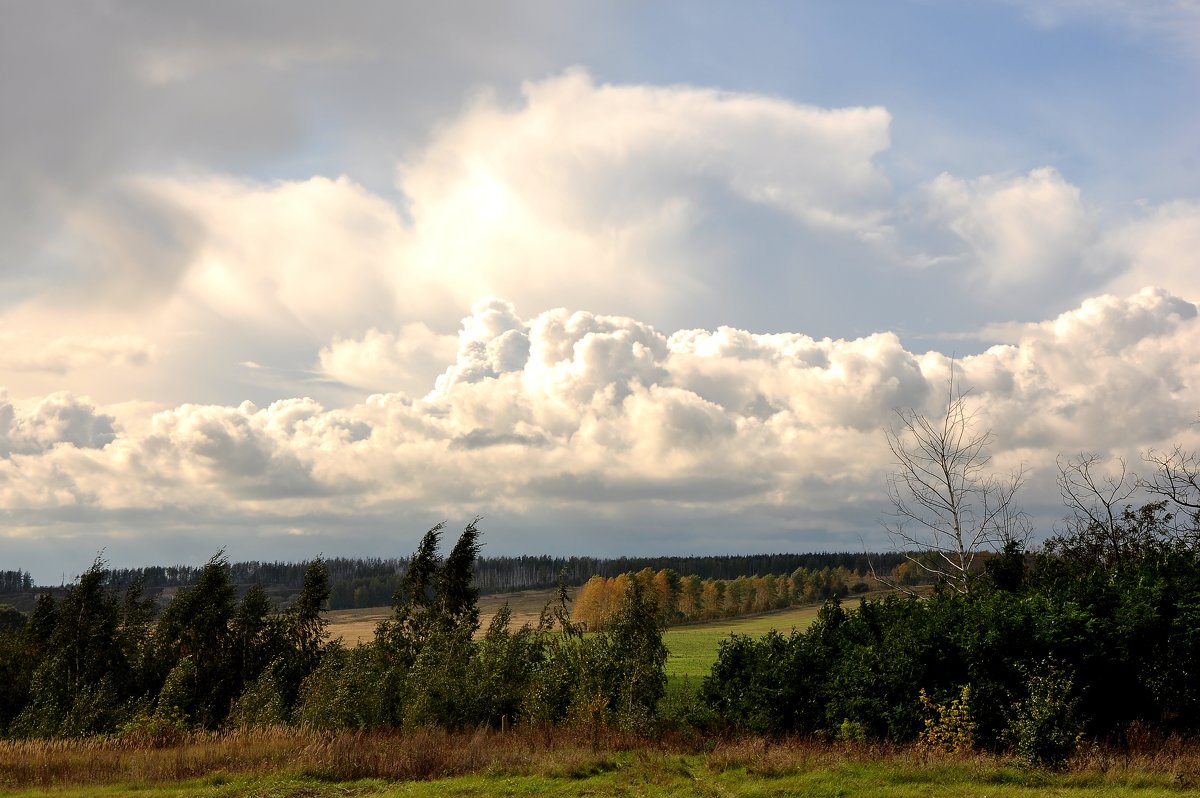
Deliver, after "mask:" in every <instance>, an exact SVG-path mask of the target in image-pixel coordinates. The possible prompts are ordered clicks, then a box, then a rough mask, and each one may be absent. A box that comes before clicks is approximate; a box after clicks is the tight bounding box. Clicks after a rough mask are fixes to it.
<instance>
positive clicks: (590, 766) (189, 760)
mask: <svg viewBox="0 0 1200 798" xmlns="http://www.w3.org/2000/svg"><path fill="white" fill-rule="evenodd" d="M1135 742H1136V741H1135ZM631 757H632V759H631ZM641 760H644V761H645V763H646V766H647V767H650V766H651V765H652V766H653V767H660V766H661V767H670V766H672V763H674V766H676V767H681V766H687V767H700V768H704V769H706V770H707V771H708V772H710V773H714V774H716V773H724V772H728V771H734V772H736V771H742V772H745V773H746V774H748V775H751V776H755V777H763V778H778V777H786V776H792V775H796V774H802V773H805V772H810V771H814V770H824V771H830V770H837V769H839V768H855V767H862V766H865V763H870V766H871V767H876V768H879V767H882V768H885V769H886V770H887V772H888V773H889V774H890V775H889V778H891V779H893V780H894V781H901V782H904V781H907V780H910V779H911V780H912V781H914V782H917V781H920V780H922V779H924V780H929V779H930V778H931V777H933V778H936V779H939V780H940V779H942V778H943V775H942V774H944V779H946V780H951V781H953V780H955V779H962V778H971V779H974V780H976V781H979V782H983V783H1006V782H1013V783H1021V784H1024V785H1027V786H1030V785H1032V786H1036V785H1037V784H1040V783H1048V782H1045V781H1044V780H1045V779H1048V778H1050V777H1049V776H1047V775H1046V774H1039V773H1037V772H1034V771H1029V770H1027V769H1024V768H1021V767H1020V766H1019V764H1017V763H1016V762H1015V760H1012V759H1011V758H1007V757H1003V756H997V755H994V754H988V753H981V752H975V753H969V754H963V755H931V754H928V753H923V752H921V751H920V750H919V749H917V748H916V747H915V746H898V745H888V744H865V743H864V744H850V743H829V742H824V741H820V740H813V739H807V738H790V739H783V740H774V739H765V738H761V737H752V736H739V737H731V738H728V739H720V740H712V739H709V740H704V739H697V738H695V737H692V738H686V737H676V736H672V735H665V736H661V735H660V736H657V737H655V738H654V739H653V740H645V739H637V738H634V737H631V736H628V735H622V734H620V733H618V732H616V731H614V730H611V729H600V730H598V731H597V730H594V729H583V728H564V727H556V728H550V729H529V728H517V729H514V730H510V731H509V732H507V733H500V732H497V731H492V730H477V731H473V732H458V733H451V732H446V731H443V730H440V729H421V730H414V731H405V732H399V731H381V732H346V733H342V734H330V733H321V732H314V731H309V730H303V729H295V728H269V729H259V730H252V731H230V732H225V733H220V734H206V733H196V734H190V735H187V736H186V737H185V738H183V739H182V740H181V741H179V742H178V743H177V744H176V745H173V746H169V747H150V746H144V745H135V744H131V743H130V742H128V741H123V740H121V739H117V738H108V739H92V740H55V741H3V742H0V790H6V789H21V788H26V789H29V788H38V789H50V788H61V787H72V786H76V787H77V786H88V785H94V786H100V785H112V784H165V783H171V782H181V781H186V780H191V779H199V778H207V779H214V778H216V779H221V778H236V777H275V778H298V779H316V780H320V781H326V782H345V781H353V780H357V779H369V778H378V779H385V780H389V781H412V780H428V779H438V778H447V777H453V776H461V775H467V774H485V775H497V776H524V775H533V776H547V777H553V778H584V777H587V776H592V775H596V774H599V773H604V772H606V771H609V770H613V769H616V768H617V767H618V766H619V765H621V763H625V764H629V763H630V762H633V764H637V761H641ZM655 763H657V764H655ZM681 763H682V764H681ZM688 763H691V764H688ZM1054 778H1055V779H1057V781H1056V782H1055V783H1057V784H1060V785H1061V784H1063V783H1066V784H1072V785H1076V786H1092V787H1101V786H1106V785H1112V786H1126V787H1128V786H1137V785H1139V784H1151V783H1154V784H1160V785H1167V786H1169V787H1171V788H1174V789H1176V790H1187V789H1190V788H1194V787H1196V786H1197V785H1200V744H1197V743H1195V742H1184V741H1181V740H1175V739H1169V740H1165V741H1163V740H1157V741H1155V740H1149V739H1147V740H1146V741H1140V742H1136V744H1135V745H1134V746H1131V747H1130V748H1129V749H1127V750H1116V749H1106V748H1100V747H1090V748H1087V749H1085V750H1084V751H1082V752H1081V753H1080V755H1079V756H1077V757H1076V758H1075V760H1074V761H1073V762H1072V763H1071V768H1070V770H1069V772H1068V773H1067V774H1065V775H1063V776H1055V777H1054ZM1064 780H1065V781H1064Z"/></svg>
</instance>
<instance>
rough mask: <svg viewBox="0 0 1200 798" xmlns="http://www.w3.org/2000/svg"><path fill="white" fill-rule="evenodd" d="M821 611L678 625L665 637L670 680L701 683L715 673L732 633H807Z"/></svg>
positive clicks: (815, 608) (792, 611)
mask: <svg viewBox="0 0 1200 798" xmlns="http://www.w3.org/2000/svg"><path fill="white" fill-rule="evenodd" d="M820 611H821V605H819V604H814V605H811V606H807V607H793V608H791V609H786V610H779V611H778V612H771V613H766V614H764V615H755V616H753V617H751V618H727V619H722V620H719V621H711V622H709V623H703V624H693V625H690V626H676V627H672V628H670V629H668V630H667V631H666V633H665V634H664V635H663V642H664V643H666V644H667V650H668V651H669V652H670V656H668V657H667V678H669V679H678V678H681V677H687V678H688V679H689V680H690V681H692V682H695V683H698V682H699V681H700V679H703V678H704V677H705V676H707V675H708V674H709V671H711V670H712V666H713V663H714V662H716V661H717V647H718V646H720V644H721V641H722V640H724V639H726V638H728V637H729V636H730V635H731V634H739V635H750V636H751V637H761V636H762V635H765V634H766V633H767V632H769V631H771V630H772V629H775V630H777V631H779V632H781V633H782V634H789V633H790V632H791V631H792V629H796V630H797V631H804V630H805V629H807V628H808V626H809V624H811V623H812V622H813V620H814V619H816V617H817V613H818V612H820Z"/></svg>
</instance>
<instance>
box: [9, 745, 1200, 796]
mask: <svg viewBox="0 0 1200 798" xmlns="http://www.w3.org/2000/svg"><path fill="white" fill-rule="evenodd" d="M585 764H586V766H584V765H585ZM580 765H581V766H580V767H577V768H573V767H567V768H565V769H562V770H561V771H554V769H550V770H549V771H543V772H535V773H529V772H524V773H522V772H511V771H505V770H503V769H502V770H499V771H494V772H484V773H474V774H469V775H463V776H456V777H451V778H441V779H432V780H428V781H405V782H388V781H381V780H376V779H368V780H361V781H351V782H325V781H320V780H315V779H312V778H303V777H289V776H272V775H258V776H244V777H233V778H228V777H223V776H220V775H214V776H210V777H206V778H201V779H193V780H189V781H181V782H174V783H166V784H163V783H159V784H123V785H107V786H102V787H96V786H89V787H67V788H60V789H55V790H51V791H43V790H22V791H18V792H13V793H9V794H10V795H13V796H15V797H16V798H34V797H35V796H37V797H38V798H42V797H44V796H48V795H53V796H56V797H57V798H83V796H117V795H137V796H145V798H168V796H169V797H170V798H200V797H201V796H204V798H251V796H253V797H254V798H332V797H333V796H379V798H400V797H401V796H414V797H420V796H478V797H479V798H484V797H485V796H584V795H586V796H594V797H595V798H604V797H605V796H661V797H662V798H674V797H675V796H697V795H698V796H727V797H728V798H741V797H742V796H746V798H750V797H751V796H754V797H759V796H792V795H794V796H878V798H916V797H917V796H932V797H933V798H937V797H938V796H975V795H980V796H983V795H986V796H989V797H990V798H1033V796H1042V795H1056V796H1069V797H1070V798H1109V797H1110V796H1111V797H1112V798H1115V797H1116V796H1130V797H1131V798H1166V797H1167V796H1171V797H1172V798H1175V797H1176V796H1183V795H1194V794H1195V792H1194V789H1195V787H1194V783H1193V782H1190V781H1187V780H1181V779H1180V778H1179V777H1178V775H1177V774H1172V773H1144V772H1138V773H1125V774H1122V775H1119V776H1116V777H1113V776H1106V775H1103V774H1100V773H1094V772H1084V773H1066V774H1048V773H1040V772H1030V771H1022V770H1019V769H1016V768H1013V767H1011V766H1008V765H1006V764H1004V763H1003V762H997V761H995V760H989V759H966V760H959V761H933V762H919V761H915V760H913V759H911V758H905V757H902V756H900V757H898V756H896V755H888V754H883V755H881V756H878V757H876V756H872V755H870V754H869V753H868V752H858V753H854V752H839V751H838V750H837V749H836V748H832V747H830V748H828V749H827V751H826V753H821V752H819V751H818V752H814V751H813V750H811V749H803V748H802V749H795V748H788V747H787V746H783V747H778V748H774V749H772V748H768V747H767V746H765V745H757V746H751V747H749V748H747V747H746V746H741V747H740V750H738V749H736V748H735V749H734V750H732V751H728V750H727V751H722V750H720V749H718V750H717V751H715V752H714V753H713V754H709V755H704V754H675V753H663V752H659V751H655V750H653V749H640V750H635V751H624V752H618V753H614V754H601V755H598V756H597V757H595V761H594V762H590V763H580Z"/></svg>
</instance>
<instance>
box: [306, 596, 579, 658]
mask: <svg viewBox="0 0 1200 798" xmlns="http://www.w3.org/2000/svg"><path fill="white" fill-rule="evenodd" d="M570 594H571V595H574V588H571V589H570ZM557 595H558V588H546V589H544V590H520V591H517V592H515V593H493V594H491V595H488V596H480V598H479V617H480V618H481V619H482V624H481V625H480V627H479V633H480V634H482V633H483V632H485V631H487V628H488V624H489V623H491V621H492V618H493V617H494V616H495V614H496V611H497V610H499V609H500V607H502V606H503V605H504V604H505V603H507V604H508V608H509V610H510V611H511V612H512V623H513V628H514V629H515V628H519V627H520V626H521V624H523V623H528V624H529V625H530V626H536V625H537V622H538V616H539V615H541V612H542V608H543V607H545V606H546V602H548V601H552V600H553V599H554V598H555V597H556V596H557ZM391 615H392V608H391V607H368V608H365V609H360V610H333V611H331V612H329V613H326V617H327V618H329V637H330V639H331V640H341V641H342V642H343V643H345V644H346V645H357V644H358V643H363V642H366V641H368V640H371V639H372V638H373V637H374V636H375V627H376V626H378V625H379V622H380V621H382V620H385V619H387V618H389V617H391Z"/></svg>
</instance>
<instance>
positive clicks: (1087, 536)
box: [1046, 451, 1193, 568]
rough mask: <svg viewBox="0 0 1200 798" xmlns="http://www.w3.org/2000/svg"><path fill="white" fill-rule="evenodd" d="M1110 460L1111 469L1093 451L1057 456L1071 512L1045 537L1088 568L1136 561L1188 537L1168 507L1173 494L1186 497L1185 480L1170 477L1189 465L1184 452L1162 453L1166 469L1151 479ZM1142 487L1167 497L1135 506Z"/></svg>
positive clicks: (1150, 457) (1055, 550)
mask: <svg viewBox="0 0 1200 798" xmlns="http://www.w3.org/2000/svg"><path fill="white" fill-rule="evenodd" d="M1146 457H1147V460H1148V461H1149V462H1152V463H1156V462H1158V461H1157V460H1154V459H1153V457H1154V453H1153V452H1151V453H1150V454H1148V455H1147V456H1146ZM1114 462H1115V463H1116V467H1115V468H1110V469H1105V467H1104V458H1103V457H1101V456H1100V455H1098V454H1096V453H1094V452H1084V453H1081V454H1079V455H1078V456H1077V457H1072V458H1069V459H1064V458H1061V457H1060V458H1059V460H1058V490H1059V493H1060V494H1061V495H1062V499H1063V504H1065V505H1066V507H1067V509H1068V510H1070V512H1071V515H1070V516H1068V517H1067V519H1066V529H1065V530H1063V531H1062V532H1060V533H1059V534H1056V535H1055V536H1054V537H1052V538H1050V539H1049V540H1047V541H1046V548H1047V550H1048V551H1050V552H1053V553H1056V554H1059V555H1061V556H1064V557H1066V558H1068V559H1070V560H1074V561H1076V562H1078V563H1081V564H1083V565H1085V566H1087V567H1095V566H1103V567H1106V568H1110V567H1113V566H1118V565H1121V564H1123V563H1126V562H1133V561H1136V560H1137V559H1139V558H1140V557H1142V556H1143V555H1144V554H1145V553H1146V552H1148V551H1154V550H1157V549H1158V548H1160V547H1161V546H1163V545H1176V544H1179V543H1188V542H1189V541H1190V540H1191V539H1192V537H1193V536H1192V534H1191V531H1190V529H1189V528H1187V527H1186V526H1180V525H1178V524H1176V521H1175V516H1174V515H1173V514H1172V513H1171V512H1170V511H1169V510H1170V501H1168V499H1170V498H1171V497H1172V495H1175V496H1178V497H1180V498H1184V499H1185V501H1186V492H1185V488H1184V485H1183V484H1182V483H1172V482H1170V481H1168V480H1171V479H1177V478H1180V479H1181V477H1179V473H1180V472H1178V471H1177V470H1175V469H1176V468H1187V467H1189V466H1188V461H1187V459H1186V458H1185V456H1184V455H1183V453H1182V452H1178V451H1177V452H1176V453H1175V454H1173V455H1168V456H1166V457H1164V462H1166V463H1167V464H1168V465H1167V467H1166V469H1165V470H1162V471H1160V472H1159V473H1158V475H1156V477H1155V478H1154V480H1151V481H1146V480H1142V479H1139V478H1138V476H1137V474H1134V473H1133V472H1132V471H1130V470H1129V466H1128V464H1127V463H1126V462H1125V460H1123V459H1121V458H1119V457H1118V458H1114ZM1181 464H1182V465H1181ZM1164 475H1165V476H1164ZM1156 486H1157V487H1156ZM1141 491H1147V492H1149V493H1151V494H1158V495H1160V496H1163V497H1165V498H1162V499H1159V500H1158V501H1150V502H1145V503H1142V504H1141V506H1139V507H1135V506H1134V503H1135V501H1136V500H1137V499H1135V497H1137V495H1138V494H1139V492H1141ZM1168 491H1175V493H1174V494H1172V493H1170V492H1168ZM1172 501H1175V502H1176V504H1177V505H1178V506H1180V507H1185V508H1186V507H1187V506H1188V505H1187V504H1186V503H1185V501H1183V502H1181V501H1179V500H1178V499H1172Z"/></svg>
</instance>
